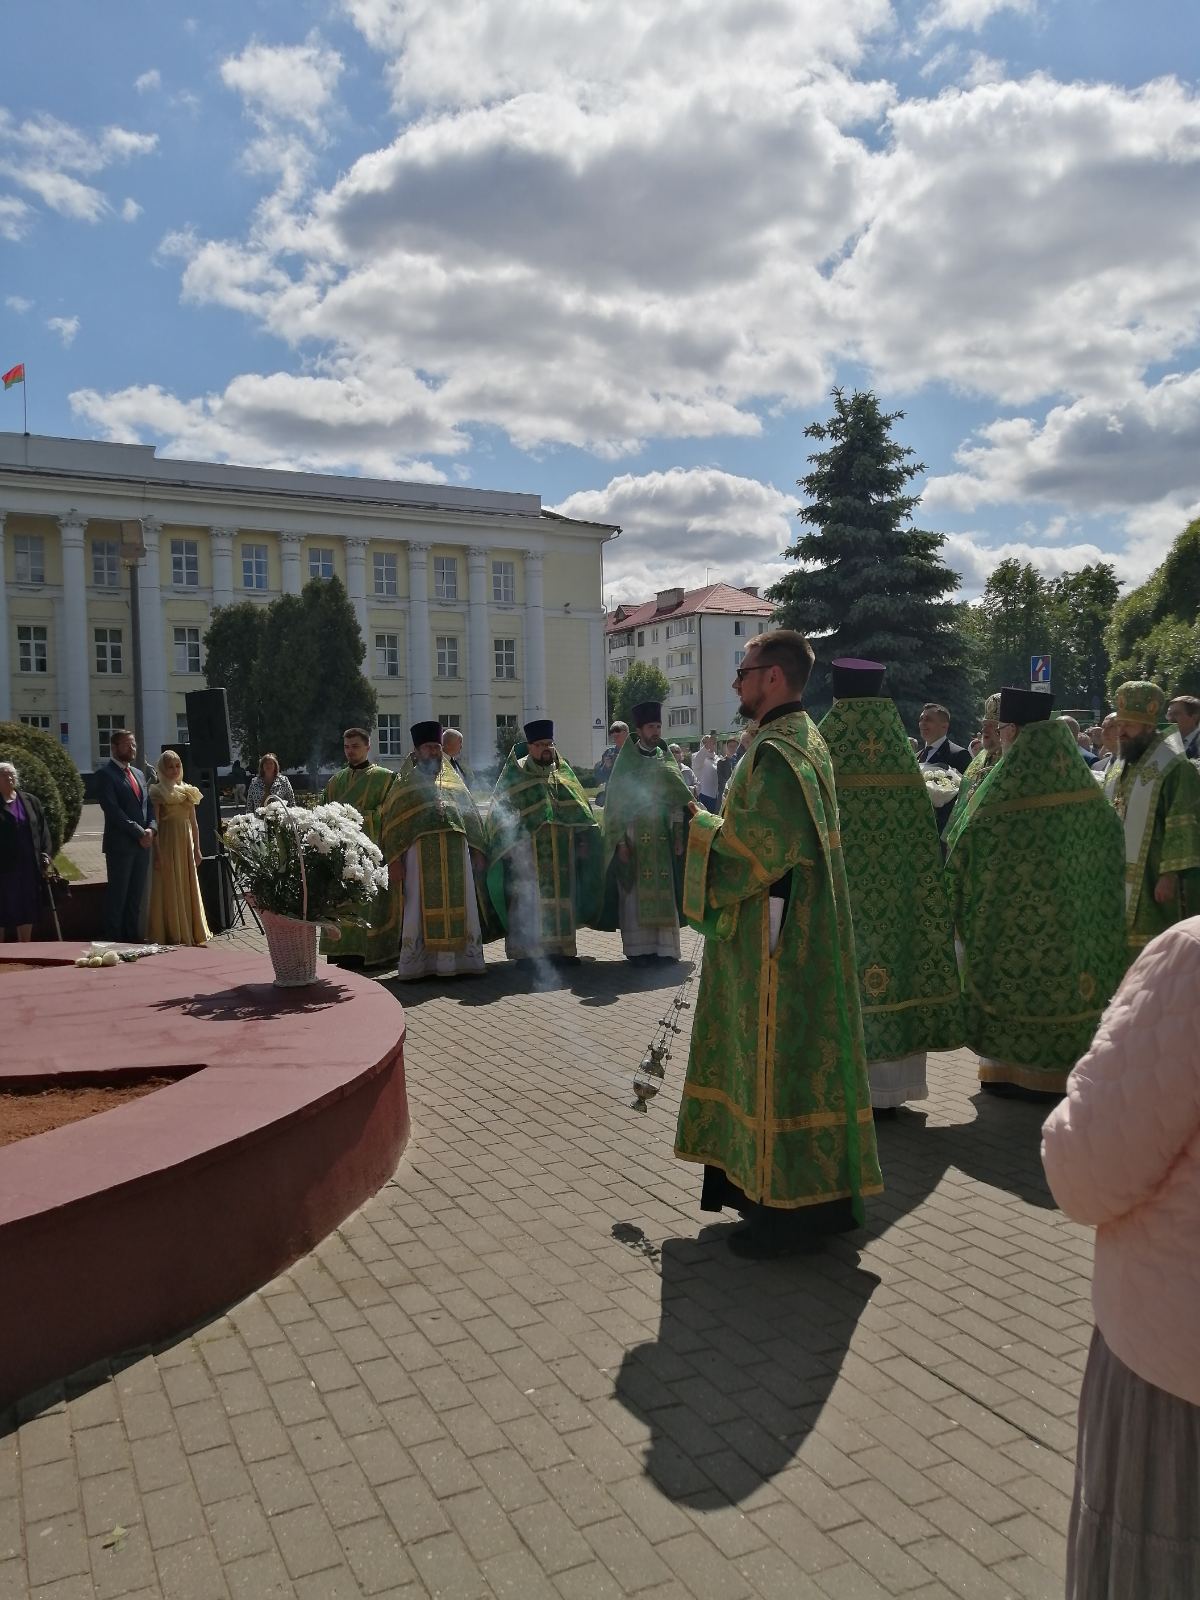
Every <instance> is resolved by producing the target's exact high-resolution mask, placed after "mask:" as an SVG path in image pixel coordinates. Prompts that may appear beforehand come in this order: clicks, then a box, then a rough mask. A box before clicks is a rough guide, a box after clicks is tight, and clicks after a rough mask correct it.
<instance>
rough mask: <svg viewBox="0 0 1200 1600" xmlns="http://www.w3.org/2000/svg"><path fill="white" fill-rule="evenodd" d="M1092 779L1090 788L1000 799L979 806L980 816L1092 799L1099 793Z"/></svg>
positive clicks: (1038, 808)
mask: <svg viewBox="0 0 1200 1600" xmlns="http://www.w3.org/2000/svg"><path fill="white" fill-rule="evenodd" d="M1099 792H1100V791H1099V790H1098V789H1097V788H1096V786H1095V783H1094V781H1093V784H1092V787H1091V788H1090V789H1068V790H1065V791H1064V792H1063V793H1062V794H1032V795H1025V796H1023V797H1022V798H1021V799H1019V800H1000V801H998V802H997V804H995V805H992V806H988V805H985V806H980V808H979V810H978V811H977V812H976V815H977V816H980V817H999V816H1004V815H1006V814H1008V813H1009V812H1012V811H1046V810H1048V809H1049V808H1050V807H1051V806H1070V805H1074V804H1075V803H1076V802H1077V801H1079V800H1092V799H1094V798H1095V797H1096V795H1097V794H1099Z"/></svg>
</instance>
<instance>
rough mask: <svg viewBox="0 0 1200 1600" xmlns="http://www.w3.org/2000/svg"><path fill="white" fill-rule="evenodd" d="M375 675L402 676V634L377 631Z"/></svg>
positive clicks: (379, 676)
mask: <svg viewBox="0 0 1200 1600" xmlns="http://www.w3.org/2000/svg"><path fill="white" fill-rule="evenodd" d="M375 676H376V677H377V678H398V677H399V676H400V635H399V634H398V633H377V634H376V635H375Z"/></svg>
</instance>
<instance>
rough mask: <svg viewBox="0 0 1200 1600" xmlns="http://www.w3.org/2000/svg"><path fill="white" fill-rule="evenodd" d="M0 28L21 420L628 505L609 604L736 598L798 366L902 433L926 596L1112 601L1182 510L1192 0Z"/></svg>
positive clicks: (217, 14)
mask: <svg viewBox="0 0 1200 1600" xmlns="http://www.w3.org/2000/svg"><path fill="white" fill-rule="evenodd" d="M6 44H7V46H8V49H7V50H6V57H7V64H8V71H7V72H6V74H5V82H6V88H7V98H6V99H5V100H4V101H3V102H2V103H0V370H3V369H4V368H6V367H7V366H9V365H11V364H12V363H14V362H16V361H22V360H23V361H24V362H25V363H26V365H27V369H28V388H27V399H28V402H29V407H30V418H29V421H30V427H31V429H32V430H33V431H36V432H45V433H61V434H75V435H91V436H98V437H108V438H114V439H141V440H145V441H147V442H153V443H155V444H157V445H158V446H159V447H160V450H161V451H162V452H163V453H170V454H175V455H188V456H201V457H215V458H227V459H237V460H246V461H250V462H252V463H256V464H264V465H285V464H297V465H307V466H314V467H317V468H320V469H323V470H330V471H349V472H355V471H363V472H370V473H375V474H390V475H396V476H401V477H406V476H409V477H415V478H444V479H447V480H449V481H463V482H467V483H471V484H476V485H480V486H490V487H497V488H521V489H533V490H536V491H539V492H540V493H541V494H542V496H543V498H544V501H545V503H546V504H548V505H559V506H561V507H562V508H563V509H565V510H567V511H571V512H573V513H575V514H577V515H581V516H596V517H600V518H602V519H604V520H615V521H619V522H621V523H622V525H623V527H624V528H625V530H626V531H625V536H624V538H623V539H622V540H621V541H620V544H619V546H618V547H615V548H614V551H613V554H612V559H611V561H610V563H609V571H608V575H607V577H608V587H609V590H610V592H611V593H614V594H616V595H619V596H620V597H632V596H637V595H639V594H642V593H645V592H648V591H649V590H650V589H652V588H653V587H655V586H656V585H658V584H659V583H661V582H662V581H666V576H670V577H678V578H679V579H680V580H682V581H684V582H693V581H703V577H704V574H705V573H706V572H709V571H711V572H712V573H713V575H718V574H719V575H722V576H727V577H729V578H730V579H731V580H733V581H741V582H745V581H760V582H768V581H770V579H771V577H772V576H773V575H774V574H775V573H776V572H777V571H778V570H779V562H778V552H779V550H780V548H781V547H782V544H783V543H785V542H786V541H787V539H788V538H789V533H790V529H791V526H792V514H793V512H794V508H795V505H796V503H797V495H796V492H795V489H794V480H795V478H796V477H797V476H798V475H799V473H800V472H802V471H803V470H804V456H805V454H806V451H807V449H808V448H809V445H808V441H806V440H805V439H804V438H803V427H804V425H805V423H806V422H808V421H809V420H811V419H812V418H813V417H819V416H823V415H824V414H825V413H826V409H827V404H826V396H827V393H828V389H829V387H830V385H831V384H832V383H835V382H839V383H844V384H847V385H849V386H854V385H859V386H865V385H868V384H869V385H871V386H872V387H874V388H875V389H876V391H877V392H878V393H879V395H880V396H881V398H882V399H883V401H884V402H885V404H886V405H887V406H888V407H889V408H894V409H902V410H904V411H905V412H906V417H905V420H904V421H903V422H902V423H901V424H899V425H898V429H897V433H898V435H899V437H901V438H902V439H903V440H904V441H905V442H907V443H909V444H911V445H912V446H913V448H914V450H915V451H916V453H917V456H918V457H919V458H920V459H922V460H924V461H925V462H926V464H927V467H928V471H929V477H928V481H927V485H926V501H925V505H924V506H923V508H922V514H921V521H922V523H923V524H924V525H926V526H930V527H935V528H938V529H940V530H941V531H944V532H945V533H946V534H947V536H948V544H947V556H948V559H949V560H950V561H951V563H952V564H953V565H954V566H955V567H956V568H957V570H959V571H960V572H961V573H962V575H963V580H964V593H968V594H973V593H976V592H978V589H979V587H980V585H981V583H982V581H983V579H984V577H985V576H986V572H987V570H988V569H989V568H990V566H991V565H992V564H994V562H995V560H996V559H998V558H999V556H1001V555H1003V554H1008V553H1016V554H1019V555H1022V556H1027V557H1028V558H1029V559H1033V560H1035V561H1036V562H1038V564H1039V565H1041V566H1042V567H1043V568H1044V569H1045V570H1047V571H1051V572H1052V571H1060V570H1064V569H1067V568H1070V567H1071V566H1076V565H1079V564H1081V563H1082V562H1083V561H1085V560H1089V559H1095V558H1097V557H1098V556H1099V555H1103V556H1105V557H1107V558H1110V559H1113V560H1115V561H1116V563H1117V565H1118V570H1119V571H1120V572H1121V575H1122V577H1123V578H1125V579H1127V580H1130V579H1135V578H1137V577H1138V576H1140V575H1142V574H1143V573H1144V572H1145V570H1147V569H1148V567H1149V566H1150V565H1151V564H1152V563H1153V562H1154V561H1155V560H1157V559H1158V558H1159V557H1160V555H1161V553H1162V551H1163V549H1164V548H1165V546H1166V544H1167V543H1168V542H1169V540H1170V538H1171V537H1172V535H1173V534H1174V533H1175V532H1177V531H1178V529H1179V528H1180V527H1181V526H1182V525H1183V523H1184V521H1185V520H1186V519H1187V518H1188V516H1190V515H1195V514H1196V512H1197V509H1198V507H1200V450H1198V449H1197V446H1198V445H1200V370H1198V363H1197V360H1196V354H1197V344H1198V342H1200V272H1198V271H1197V268H1196V266H1195V263H1196V261H1197V260H1200V248H1198V247H1200V183H1198V181H1197V179H1198V177H1200V101H1198V100H1197V96H1196V94H1195V91H1194V89H1193V86H1192V80H1193V78H1194V76H1195V74H1196V71H1197V66H1198V63H1200V20H1198V17H1197V8H1196V7H1194V6H1191V5H1185V4H1183V3H1161V4H1151V5H1144V6H1142V7H1140V8H1137V10H1136V14H1135V8H1132V7H1129V6H1127V5H1122V4H1118V3H1116V0H905V3H897V4H894V5H889V4H888V3H887V0H843V3H842V4H841V5H839V6H837V7H830V6H828V5H827V4H825V3H824V0H790V3H789V4H788V5H786V6H784V7H777V6H772V5H768V4H767V3H765V0H763V3H762V4H756V3H755V0H672V3H671V4H670V5H669V6H668V5H666V4H663V5H661V6H655V5H652V4H647V3H646V0H637V3H635V0H591V3H590V4H589V5H588V6H585V7H581V6H579V5H578V3H577V0H530V3H527V4H525V5H523V6H517V5H512V4H508V5H505V4H503V3H502V0H482V3H481V0H340V3H339V0H327V3H323V4H314V3H307V0H287V3H283V0H252V3H249V4H245V3H243V4H239V5H236V6H234V5H231V4H227V3H225V0H209V3H208V4H206V5H205V6H204V7H202V8H201V7H197V8H196V9H195V12H194V14H193V15H192V16H190V17H189V16H188V14H187V11H186V8H185V7H174V6H173V7H164V6H161V5H150V4H148V3H145V0H130V3H126V4H124V5H122V6H120V7H97V6H95V4H94V3H82V0H72V3H65V4H59V5H56V6H54V7H52V8H45V7H43V8H40V10H36V11H35V10H34V9H33V8H25V9H24V10H21V11H18V12H15V13H13V14H12V15H11V16H10V18H9V19H8V21H7V24H6ZM3 407H4V409H3V411H2V412H0V427H3V428H13V429H18V428H20V426H21V393H20V391H19V390H16V389H14V390H12V391H10V392H9V393H8V394H7V395H6V396H4V397H3ZM664 563H666V565H667V567H668V568H669V572H665V569H664Z"/></svg>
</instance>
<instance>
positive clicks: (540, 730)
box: [524, 717, 554, 744]
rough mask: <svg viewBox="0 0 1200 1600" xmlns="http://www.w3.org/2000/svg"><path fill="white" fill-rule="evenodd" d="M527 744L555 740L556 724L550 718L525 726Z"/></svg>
mask: <svg viewBox="0 0 1200 1600" xmlns="http://www.w3.org/2000/svg"><path fill="white" fill-rule="evenodd" d="M524 731H525V743H526V744H536V743H537V742H538V740H539V739H553V737H554V724H553V723H552V722H551V721H550V718H549V717H539V718H538V719H537V720H536V721H534V722H527V723H526V724H525V730H524Z"/></svg>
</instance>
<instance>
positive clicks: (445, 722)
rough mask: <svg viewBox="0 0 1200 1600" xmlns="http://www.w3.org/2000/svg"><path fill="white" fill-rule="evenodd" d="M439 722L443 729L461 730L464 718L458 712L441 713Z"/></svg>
mask: <svg viewBox="0 0 1200 1600" xmlns="http://www.w3.org/2000/svg"><path fill="white" fill-rule="evenodd" d="M438 721H439V722H440V723H441V725H442V727H443V728H461V727H462V717H461V716H460V715H459V713H458V712H457V711H439V712H438Z"/></svg>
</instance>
